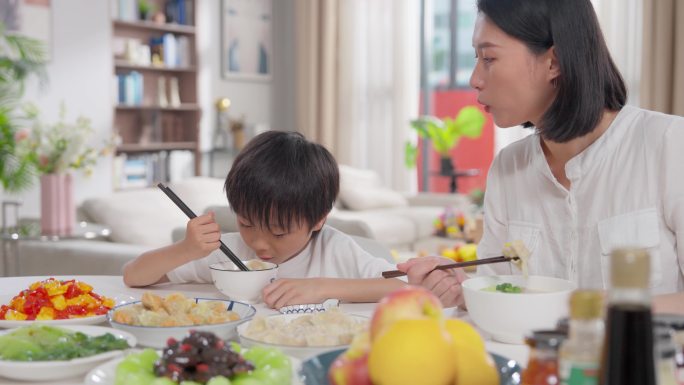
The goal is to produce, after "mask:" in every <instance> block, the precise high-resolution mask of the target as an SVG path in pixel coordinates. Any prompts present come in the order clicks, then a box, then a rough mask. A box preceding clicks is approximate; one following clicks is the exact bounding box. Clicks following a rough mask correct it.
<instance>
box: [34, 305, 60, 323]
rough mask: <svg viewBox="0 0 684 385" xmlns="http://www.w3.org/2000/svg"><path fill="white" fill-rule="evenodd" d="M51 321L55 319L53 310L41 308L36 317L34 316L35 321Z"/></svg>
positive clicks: (45, 307)
mask: <svg viewBox="0 0 684 385" xmlns="http://www.w3.org/2000/svg"><path fill="white" fill-rule="evenodd" d="M53 319H55V309H53V308H51V307H47V306H43V307H41V308H40V311H39V312H38V315H37V316H36V320H39V321H49V320H53Z"/></svg>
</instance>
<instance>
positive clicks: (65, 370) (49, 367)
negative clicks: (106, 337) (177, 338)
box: [0, 325, 136, 383]
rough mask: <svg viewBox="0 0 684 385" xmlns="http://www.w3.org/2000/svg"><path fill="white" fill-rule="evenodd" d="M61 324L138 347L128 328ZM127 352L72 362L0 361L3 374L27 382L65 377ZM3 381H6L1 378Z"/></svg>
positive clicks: (61, 326) (73, 360)
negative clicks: (127, 330) (112, 336)
mask: <svg viewBox="0 0 684 385" xmlns="http://www.w3.org/2000/svg"><path fill="white" fill-rule="evenodd" d="M57 327H60V328H63V329H68V330H72V331H75V332H81V333H83V334H87V335H89V336H99V335H103V334H106V333H111V334H112V335H114V336H116V337H119V338H124V339H125V340H126V341H127V342H128V345H130V346H131V347H134V346H135V344H136V338H135V337H134V336H133V335H131V334H130V333H127V332H125V331H120V330H114V329H112V328H107V327H102V326H81V325H57ZM12 331H13V330H7V331H2V332H0V334H5V333H11V332H12ZM123 354H124V351H122V350H113V351H110V352H105V353H100V354H95V355H93V356H89V357H82V358H74V359H72V360H68V361H33V362H24V361H5V360H0V376H1V377H7V378H11V379H15V380H23V381H54V380H59V379H62V378H68V377H73V376H77V375H79V374H82V373H86V372H87V371H88V370H90V369H91V368H94V367H96V366H98V365H100V364H102V363H103V362H106V361H109V360H111V359H112V358H116V357H120V356H122V355H123ZM0 383H3V382H2V380H1V379H0Z"/></svg>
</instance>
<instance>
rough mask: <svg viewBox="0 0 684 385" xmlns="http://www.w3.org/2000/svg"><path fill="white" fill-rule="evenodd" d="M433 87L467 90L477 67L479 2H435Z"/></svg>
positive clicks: (431, 48) (463, 0)
mask: <svg viewBox="0 0 684 385" xmlns="http://www.w3.org/2000/svg"><path fill="white" fill-rule="evenodd" d="M432 11H433V15H432V21H433V31H432V47H430V51H431V52H432V66H431V69H430V72H429V74H428V79H429V83H430V84H429V85H430V88H433V89H452V88H468V87H469V85H468V81H469V79H470V74H471V73H472V71H473V68H474V67H475V54H474V51H473V48H472V44H471V38H472V34H473V28H474V26H475V17H476V15H477V8H476V0H433V3H432Z"/></svg>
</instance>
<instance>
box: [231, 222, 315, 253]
mask: <svg viewBox="0 0 684 385" xmlns="http://www.w3.org/2000/svg"><path fill="white" fill-rule="evenodd" d="M237 222H238V227H239V229H240V236H241V237H242V240H243V241H244V242H245V243H246V244H247V246H249V248H250V249H252V250H254V252H255V253H256V255H257V257H259V259H261V260H262V261H267V262H272V263H277V264H281V263H283V262H285V261H288V260H289V259H290V258H292V257H294V256H295V255H297V254H299V253H300V252H301V251H302V250H303V249H304V248H305V247H306V245H307V244H308V243H309V240H310V239H311V235H312V233H313V232H314V231H318V230H320V229H321V228H322V227H323V224H324V223H325V219H321V221H320V222H319V223H316V224H315V225H314V227H313V228H309V226H308V225H304V224H300V223H293V224H292V226H290V229H283V228H281V227H279V226H277V225H272V226H271V229H270V230H269V229H268V228H266V226H261V225H258V224H253V223H251V222H250V221H249V220H248V219H247V218H244V217H242V216H240V215H238V216H237Z"/></svg>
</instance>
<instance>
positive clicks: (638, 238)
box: [598, 208, 663, 288]
mask: <svg viewBox="0 0 684 385" xmlns="http://www.w3.org/2000/svg"><path fill="white" fill-rule="evenodd" d="M598 233H599V242H600V243H601V270H602V276H603V287H605V288H608V287H610V253H611V252H612V251H613V250H614V249H616V248H622V247H636V248H641V249H645V250H646V251H647V252H648V253H649V255H650V256H651V279H650V286H651V287H653V286H658V285H660V284H661V283H662V280H663V269H662V264H661V262H660V227H659V225H658V212H657V211H656V209H655V208H649V209H644V210H639V211H634V212H631V213H627V214H621V215H617V216H614V217H610V218H607V219H604V220H602V221H600V222H599V223H598Z"/></svg>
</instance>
